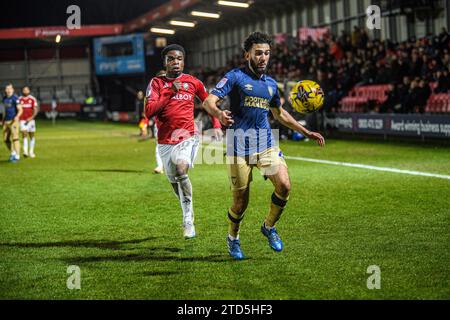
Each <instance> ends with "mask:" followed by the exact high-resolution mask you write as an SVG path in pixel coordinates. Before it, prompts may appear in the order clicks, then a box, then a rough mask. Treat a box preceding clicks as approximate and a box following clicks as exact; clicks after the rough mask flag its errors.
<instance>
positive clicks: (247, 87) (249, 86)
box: [244, 84, 253, 91]
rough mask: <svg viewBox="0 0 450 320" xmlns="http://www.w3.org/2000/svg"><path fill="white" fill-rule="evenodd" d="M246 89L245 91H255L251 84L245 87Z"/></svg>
mask: <svg viewBox="0 0 450 320" xmlns="http://www.w3.org/2000/svg"><path fill="white" fill-rule="evenodd" d="M244 88H245V90H247V91H252V90H253V86H252V85H251V84H246V85H245V86H244Z"/></svg>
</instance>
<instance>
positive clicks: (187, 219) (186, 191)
mask: <svg viewBox="0 0 450 320" xmlns="http://www.w3.org/2000/svg"><path fill="white" fill-rule="evenodd" d="M175 179H176V180H177V184H178V195H179V197H180V205H181V209H182V210H183V224H193V223H194V210H193V208H192V184H191V180H189V176H188V175H187V174H185V175H183V176H181V177H176V178H175Z"/></svg>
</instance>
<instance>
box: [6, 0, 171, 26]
mask: <svg viewBox="0 0 450 320" xmlns="http://www.w3.org/2000/svg"><path fill="white" fill-rule="evenodd" d="M165 2H168V0H16V1H9V2H8V5H7V7H6V5H5V4H2V5H1V7H0V11H1V12H2V15H1V16H2V17H1V19H0V28H20V27H35V26H63V25H66V20H67V18H68V17H69V14H67V13H66V9H67V7H68V6H70V5H72V4H75V5H78V6H79V7H80V9H81V24H82V25H83V24H110V23H124V22H127V21H129V20H131V19H133V18H136V17H138V16H139V15H141V14H143V13H145V12H147V11H149V10H151V9H153V8H155V7H158V6H159V5H161V4H163V3H165Z"/></svg>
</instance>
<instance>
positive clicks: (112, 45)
mask: <svg viewBox="0 0 450 320" xmlns="http://www.w3.org/2000/svg"><path fill="white" fill-rule="evenodd" d="M94 61H95V73H96V74H97V75H115V74H131V73H144V72H145V54H144V39H143V37H142V34H139V33H136V34H130V35H125V36H115V37H101V38H96V39H94Z"/></svg>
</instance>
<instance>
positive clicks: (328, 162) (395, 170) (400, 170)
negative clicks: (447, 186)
mask: <svg viewBox="0 0 450 320" xmlns="http://www.w3.org/2000/svg"><path fill="white" fill-rule="evenodd" d="M284 157H285V158H286V159H291V160H299V161H308V162H315V163H323V164H332V165H337V166H344V167H353V168H361V169H369V170H377V171H386V172H395V173H403V174H411V175H415V176H425V177H434V178H441V179H449V180H450V176H447V175H444V174H436V173H429V172H421V171H411V170H402V169H395V168H387V167H376V166H369V165H366V164H359V163H349V162H339V161H329V160H320V159H312V158H303V157H292V156H284Z"/></svg>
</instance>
